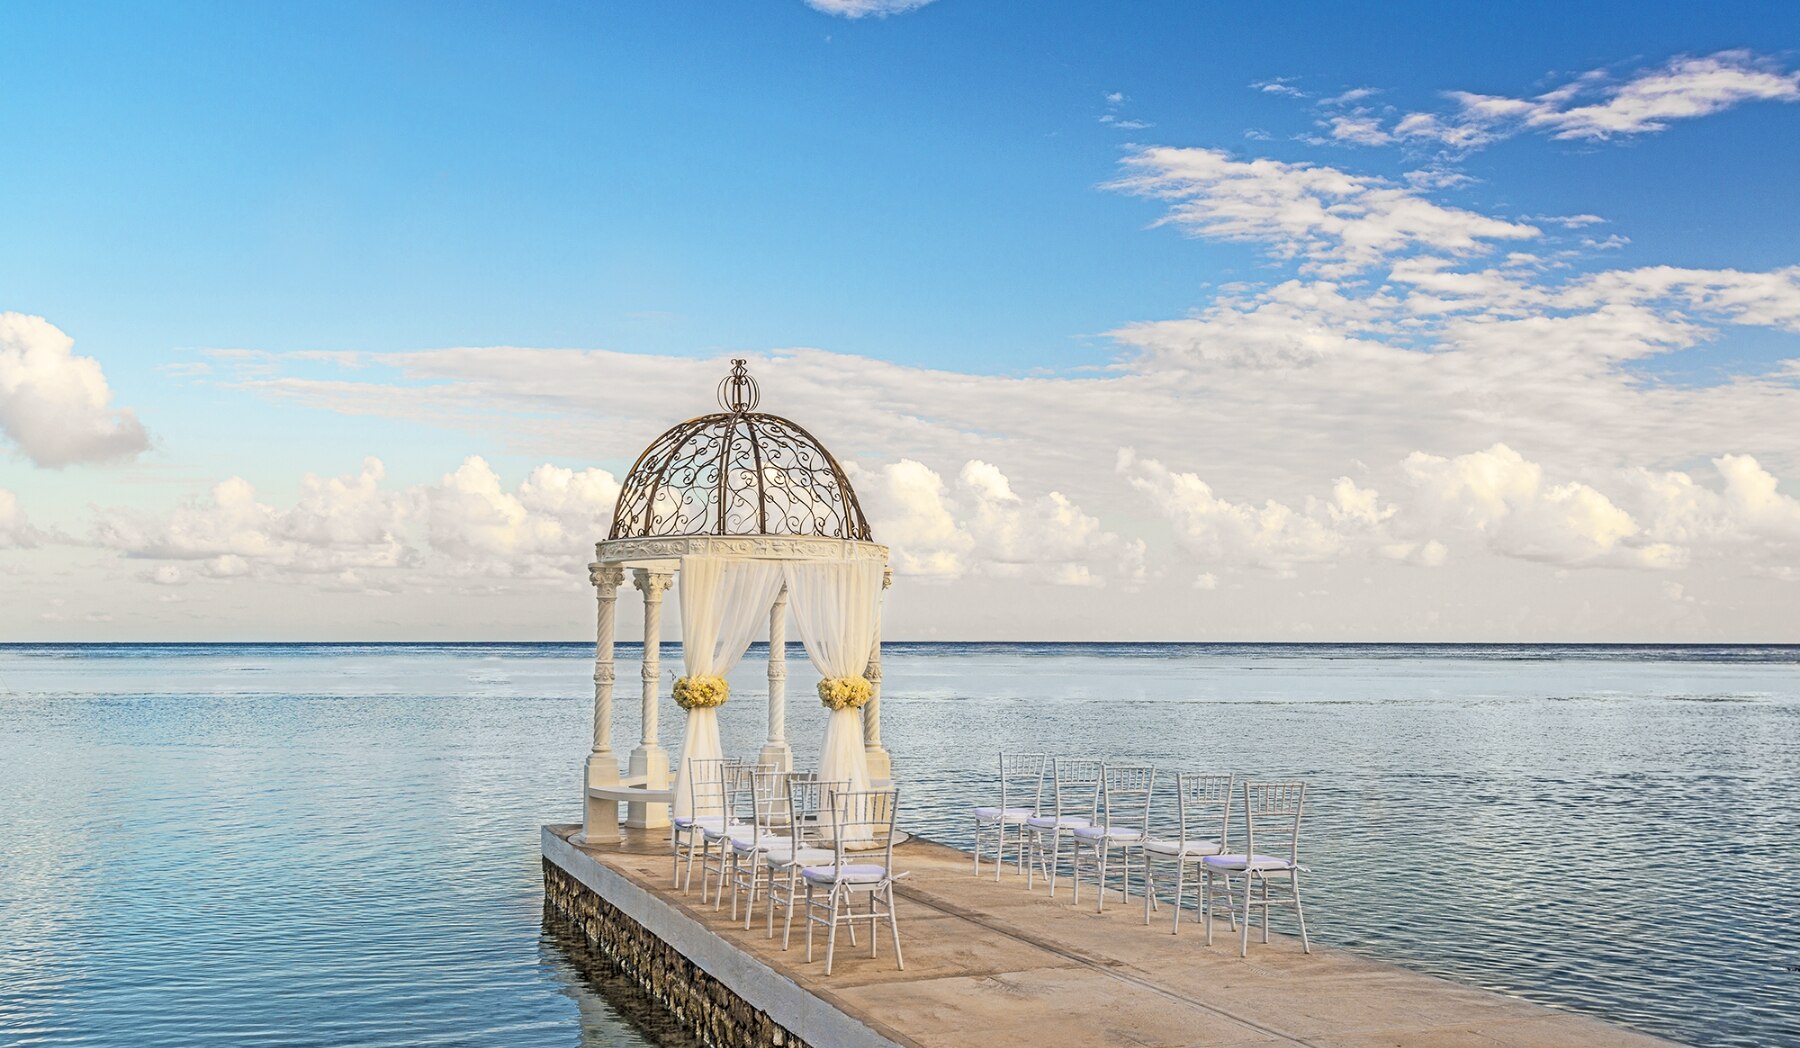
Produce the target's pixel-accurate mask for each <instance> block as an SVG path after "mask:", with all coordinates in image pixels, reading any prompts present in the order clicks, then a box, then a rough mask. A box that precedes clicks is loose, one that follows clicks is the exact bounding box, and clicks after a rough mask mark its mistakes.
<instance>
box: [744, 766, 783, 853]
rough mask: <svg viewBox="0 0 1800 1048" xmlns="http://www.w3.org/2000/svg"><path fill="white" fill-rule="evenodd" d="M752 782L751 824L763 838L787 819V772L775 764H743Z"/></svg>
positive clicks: (759, 837) (758, 835) (771, 833)
mask: <svg viewBox="0 0 1800 1048" xmlns="http://www.w3.org/2000/svg"><path fill="white" fill-rule="evenodd" d="M742 767H743V768H744V769H745V772H746V773H747V778H748V779H749V782H750V825H751V826H753V827H755V828H756V837H757V839H758V840H761V839H762V838H764V837H769V836H772V835H773V832H772V831H773V829H774V827H776V826H780V825H782V824H784V823H785V822H786V821H787V806H788V797H787V787H786V783H785V780H786V778H787V773H786V772H784V771H782V770H781V768H780V766H779V765H775V764H746V765H743V766H742Z"/></svg>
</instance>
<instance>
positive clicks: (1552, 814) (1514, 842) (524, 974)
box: [0, 644, 1800, 1046]
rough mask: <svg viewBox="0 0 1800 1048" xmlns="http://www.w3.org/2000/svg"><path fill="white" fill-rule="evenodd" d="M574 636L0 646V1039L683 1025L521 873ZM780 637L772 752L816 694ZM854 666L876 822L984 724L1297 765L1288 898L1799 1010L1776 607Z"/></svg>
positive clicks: (562, 753) (1659, 1011)
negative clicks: (573, 929)
mask: <svg viewBox="0 0 1800 1048" xmlns="http://www.w3.org/2000/svg"><path fill="white" fill-rule="evenodd" d="M620 654H621V664H620V666H619V680H620V681H621V682H622V687H621V689H620V691H621V694H620V696H619V701H618V703H617V707H616V720H615V730H616V733H617V734H616V736H615V748H616V749H618V750H620V751H621V752H624V751H625V750H627V749H629V747H630V745H631V744H632V743H633V742H634V741H635V740H636V738H637V735H638V721H637V715H636V710H637V702H636V696H635V691H636V689H635V687H634V685H635V682H636V677H637V667H636V665H635V663H634V662H633V661H632V659H633V658H635V649H634V648H633V647H632V646H630V645H622V646H621V650H620ZM591 657H592V656H591V649H589V648H584V647H583V646H581V645H573V644H570V645H563V644H543V645H522V644H494V645H193V646H160V645H112V646H55V645H14V646H0V1044H8V1045H12V1044H21V1045H22V1044H89V1045H145V1046H152V1045H201V1044H232V1045H238V1044H271V1045H273V1044H309V1045H312V1044H317V1045H336V1044H343V1045H350V1044H354V1045H401V1044H408V1045H410V1044H445V1045H450V1044H455V1045H464V1044H475V1045H518V1044H532V1045H538V1044H543V1045H678V1044H685V1043H686V1042H685V1041H684V1039H683V1037H682V1035H681V1033H680V1031H679V1030H676V1029H673V1028H672V1026H671V1024H670V1023H669V1022H668V1021H667V1020H666V1018H665V1017H662V1016H661V1015H659V1013H658V1012H657V1011H656V1009H655V1008H654V1006H652V1005H649V1004H647V1003H646V1002H645V1001H644V1000H643V999H642V998H641V997H640V996H639V995H637V994H635V993H633V992H632V991H631V990H630V988H629V987H628V986H625V985H623V984H621V982H620V981H619V980H617V979H606V978H604V977H595V976H594V975H593V974H592V970H593V964H592V959H591V958H588V957H585V956H584V951H583V950H582V949H581V946H580V944H579V943H578V942H574V941H571V940H570V938H569V937H568V936H567V935H566V933H564V932H563V931H562V930H561V929H560V928H559V927H558V926H557V924H556V923H555V922H546V921H545V920H544V918H543V914H542V902H541V893H540V890H539V869H538V851H537V848H538V826H539V824H540V823H543V822H547V821H574V820H575V819H576V818H578V813H579V793H578V783H579V767H580V763H581V760H582V758H583V757H584V756H585V754H586V751H587V746H588V738H589V732H590V730H591V726H590V720H589V718H590V704H591V684H590V682H589V674H590V672H591ZM790 661H791V672H792V680H791V684H790V691H791V692H792V695H791V697H790V712H789V724H790V736H791V738H792V739H793V741H794V743H795V748H796V751H797V752H798V754H799V756H800V760H801V763H802V764H803V765H804V764H805V763H807V762H808V761H809V760H810V756H811V753H812V751H813V750H814V749H815V748H816V745H817V740H818V738H819V737H820V735H821V734H822V732H823V726H824V715H823V711H822V710H821V709H820V708H819V707H818V705H817V703H815V702H812V701H809V698H808V687H807V684H808V680H809V675H808V674H807V672H806V667H805V663H804V657H803V655H802V654H801V653H800V651H799V650H798V648H795V649H794V650H793V651H792V652H791V653H790ZM678 665H679V656H678V648H674V647H671V648H670V649H669V650H666V651H665V656H664V668H665V671H667V670H670V669H673V668H675V667H677V666H678ZM884 669H885V671H886V681H885V685H886V687H885V697H884V701H883V735H884V738H885V741H886V743H887V745H888V748H889V749H890V750H891V751H892V752H893V754H894V764H895V769H896V777H897V779H898V780H899V782H900V784H901V788H902V790H903V794H902V802H901V803H902V810H901V821H902V823H903V824H904V825H906V826H907V827H908V828H910V829H912V830H914V831H916V832H920V833H924V834H926V835H928V836H931V837H935V838H938V839H941V840H944V841H946V842H949V843H954V844H963V845H966V843H967V841H968V830H969V827H968V824H967V822H966V820H965V819H964V817H963V814H962V813H963V812H964V811H965V810H966V807H967V806H968V805H969V804H970V803H971V802H973V801H975V800H977V799H984V800H985V799H986V798H987V797H988V795H989V793H988V790H989V783H990V781H991V779H992V777H993V766H994V763H995V757H994V753H995V751H996V750H998V749H999V748H1001V747H1006V748H1019V749H1027V748H1032V749H1044V750H1049V751H1052V752H1064V753H1071V754H1075V753H1082V754H1100V755H1113V756H1119V757H1127V756H1129V757H1141V758H1145V759H1148V760H1151V761H1153V762H1155V763H1156V764H1157V765H1158V767H1159V768H1164V769H1167V770H1168V771H1169V772H1173V771H1176V770H1194V771H1200V770H1221V771H1224V770H1229V771H1236V772H1239V773H1248V774H1253V775H1256V776H1258V777H1267V778H1288V777H1297V778H1302V779H1305V780H1306V781H1307V782H1308V783H1309V784H1310V787H1311V789H1310V794H1309V808H1308V814H1307V819H1306V831H1305V853H1306V859H1307V862H1308V863H1309V865H1310V866H1311V867H1312V868H1313V871H1314V873H1313V875H1312V877H1311V879H1310V881H1309V883H1308V906H1307V910H1308V915H1309V916H1310V917H1311V922H1310V928H1311V930H1312V932H1313V935H1314V937H1315V938H1316V939H1318V940H1320V941H1323V942H1327V943H1332V944H1335V945H1339V946H1343V947H1347V948H1349V949H1352V950H1356V951H1360V952H1363V953H1366V954H1369V955H1372V956H1377V957H1382V958H1386V959H1389V960H1393V961H1395V962H1398V963H1401V964H1405V965H1408V966H1411V967H1414V968H1417V969H1420V970H1423V971H1428V972H1432V973H1436V974H1439V975H1443V976H1445V977H1447V978H1451V979H1456V980H1459V981H1462V982H1466V983H1470V984H1474V985H1478V986H1483V987H1488V988H1491V989H1495V990H1499V991H1502V992H1505V993H1510V994H1516V995H1520V996H1523V997H1528V998H1531V999H1533V1000H1537V1001H1541V1002H1544V1003H1547V1004H1551V1005H1554V1006H1557V1007H1562V1008H1568V1009H1573V1010H1577V1011H1582V1012H1587V1013H1591V1014H1594V1015H1597V1016H1601V1017H1604V1018H1607V1019H1610V1020H1612V1021H1615V1022H1619V1023H1623V1024H1627V1025H1630V1026H1633V1027H1636V1028H1638V1029H1642V1030H1646V1031H1650V1032H1653V1033H1658V1034H1662V1035H1665V1036H1668V1037H1671V1038H1674V1039H1676V1040H1679V1041H1684V1042H1687V1043H1691V1044H1704V1045H1741V1046H1750V1045H1800V648H1793V647H1785V648H1784V647H1706V648H1686V647H1677V648H1658V647H1584V648H1562V647H1554V648H1553V647H1512V646H1507V647H1411V646H1258V645H1216V646H1215V645H1123V646H1122V645H1005V644H999V645H976V644H968V645H960V644H935V645H932V644H921V645H912V644H890V645H889V646H888V647H887V648H886V649H885V654H884ZM762 671H763V663H762V653H761V652H760V650H753V652H752V653H751V656H750V657H749V658H748V659H746V660H745V663H744V664H743V665H742V666H741V667H740V668H739V670H738V671H737V672H735V673H734V674H733V677H732V685H733V699H732V701H731V703H730V704H729V705H727V707H726V708H725V710H724V714H723V717H722V721H723V726H724V732H725V744H726V750H727V752H741V753H751V752H754V750H755V749H756V747H757V746H758V745H759V744H760V743H761V741H762V738H763V733H764V730H765V720H764V713H763V711H764V706H763V701H764V697H765V695H764V689H763V685H762V680H761V677H762ZM662 724H663V728H662V736H663V741H664V744H665V745H673V744H675V743H676V742H678V740H679V735H680V711H679V710H677V709H676V708H675V707H674V705H673V703H672V702H670V701H668V700H666V699H665V700H664V704H663V709H662ZM903 930H904V929H903ZM1194 943H1195V948H1196V949H1200V948H1202V947H1201V946H1200V945H1199V940H1198V937H1196V938H1195V939H1194Z"/></svg>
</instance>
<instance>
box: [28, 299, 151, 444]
mask: <svg viewBox="0 0 1800 1048" xmlns="http://www.w3.org/2000/svg"><path fill="white" fill-rule="evenodd" d="M74 348H75V340H74V339H72V338H70V337H69V336H67V335H65V334H63V333H62V332H61V331H59V330H57V328H56V327H55V326H54V325H52V324H51V323H50V322H49V321H47V320H45V319H44V318H43V317H34V316H27V315H26V314H23V313H0V432H3V433H5V434H6V436H8V437H9V438H11V439H12V441H13V443H14V444H15V445H17V446H18V448H19V450H20V451H22V452H23V453H24V454H25V457H26V458H28V459H30V460H31V461H32V462H34V463H36V464H37V465H39V466H48V467H50V468H53V469H54V468H60V467H63V466H69V465H74V464H77V463H84V462H108V461H115V460H118V459H126V458H130V457H132V456H134V455H136V454H138V453H139V452H141V451H143V450H144V449H145V448H148V447H149V446H150V438H149V435H148V434H147V433H146V432H145V431H144V427H143V425H142V424H141V423H140V422H138V420H137V416H136V415H134V414H132V412H131V410H130V409H129V408H119V409H116V410H115V409H114V408H113V407H112V390H111V389H109V388H108V387H107V384H106V376H105V374H103V373H102V372H101V370H100V362H99V361H97V360H95V359H94V358H92V357H78V356H76V355H75V353H74Z"/></svg>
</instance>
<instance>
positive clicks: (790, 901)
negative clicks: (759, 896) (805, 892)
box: [781, 871, 800, 952]
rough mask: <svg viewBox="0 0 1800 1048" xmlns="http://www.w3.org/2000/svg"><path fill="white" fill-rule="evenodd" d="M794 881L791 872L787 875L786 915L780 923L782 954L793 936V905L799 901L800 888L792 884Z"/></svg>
mask: <svg viewBox="0 0 1800 1048" xmlns="http://www.w3.org/2000/svg"><path fill="white" fill-rule="evenodd" d="M794 880H795V877H794V874H793V872H792V871H789V873H788V890H787V907H786V909H787V913H786V914H785V915H784V917H783V920H782V922H781V949H782V950H783V951H784V952H785V951H786V950H787V948H788V941H789V940H790V939H792V938H793V935H794V904H795V903H796V902H798V901H799V894H798V893H799V891H800V888H799V886H798V885H796V884H795V883H794Z"/></svg>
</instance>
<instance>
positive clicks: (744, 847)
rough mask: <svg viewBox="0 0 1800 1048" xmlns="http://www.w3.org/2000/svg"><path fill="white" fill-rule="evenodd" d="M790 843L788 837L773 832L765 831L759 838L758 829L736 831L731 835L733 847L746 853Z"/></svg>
mask: <svg viewBox="0 0 1800 1048" xmlns="http://www.w3.org/2000/svg"><path fill="white" fill-rule="evenodd" d="M788 843H790V842H789V840H788V838H786V837H780V836H777V835H775V834H773V833H765V834H763V835H762V839H760V840H758V839H757V836H756V831H754V830H752V831H750V832H749V833H734V834H732V835H731V847H732V848H733V849H735V850H737V851H740V852H744V853H746V854H747V853H749V852H753V851H767V850H768V849H770V848H773V847H775V846H777V845H782V844H788Z"/></svg>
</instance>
